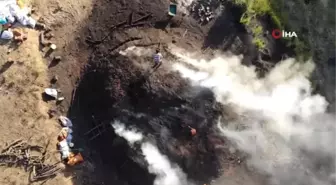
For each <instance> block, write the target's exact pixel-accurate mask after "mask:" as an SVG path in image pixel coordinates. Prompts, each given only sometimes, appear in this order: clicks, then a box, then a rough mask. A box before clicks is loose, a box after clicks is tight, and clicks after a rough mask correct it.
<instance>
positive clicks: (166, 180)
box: [112, 121, 190, 185]
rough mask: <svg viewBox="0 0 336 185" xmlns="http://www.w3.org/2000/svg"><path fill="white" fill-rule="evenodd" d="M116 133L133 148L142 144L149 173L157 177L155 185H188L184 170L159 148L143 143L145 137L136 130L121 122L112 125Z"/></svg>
mask: <svg viewBox="0 0 336 185" xmlns="http://www.w3.org/2000/svg"><path fill="white" fill-rule="evenodd" d="M112 127H113V128H114V130H115V133H116V134H117V135H119V136H120V137H123V138H125V139H126V140H127V141H128V143H129V144H130V145H131V146H133V144H134V143H136V142H140V143H141V151H142V153H143V155H144V156H145V160H146V161H147V163H148V165H149V166H148V171H149V172H150V173H152V174H155V175H156V179H155V181H154V185H187V184H190V183H188V181H187V178H186V176H185V174H184V173H183V172H182V170H181V169H180V168H179V167H178V166H176V165H172V164H171V163H170V161H169V160H168V158H167V157H166V156H164V155H162V154H161V153H160V151H159V150H158V148H157V147H156V146H154V145H153V144H151V143H149V142H145V141H143V135H142V134H141V133H140V132H137V131H136V130H135V129H126V127H125V125H124V124H122V123H120V122H119V121H115V122H114V123H113V124H112Z"/></svg>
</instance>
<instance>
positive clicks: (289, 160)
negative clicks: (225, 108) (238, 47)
mask: <svg viewBox="0 0 336 185" xmlns="http://www.w3.org/2000/svg"><path fill="white" fill-rule="evenodd" d="M173 53H175V54H176V55H177V56H178V57H179V58H180V60H181V62H182V63H181V62H180V63H176V64H175V65H174V66H173V69H174V70H176V71H179V72H180V73H181V75H182V76H183V77H185V78H188V79H190V80H191V81H192V83H194V84H195V85H199V86H204V87H208V88H211V89H212V90H213V91H214V93H215V95H216V98H217V100H218V101H219V102H222V103H223V104H226V105H230V106H231V108H232V109H234V110H235V112H236V113H237V115H238V116H237V119H236V121H235V122H228V121H226V120H225V118H223V119H221V120H219V123H218V128H219V129H220V131H221V132H222V133H223V135H224V136H225V137H226V138H228V139H230V140H231V141H233V143H235V144H236V147H237V148H239V149H240V150H242V151H244V152H246V153H247V154H249V159H248V164H249V165H251V166H253V167H254V168H257V169H258V170H259V171H261V172H262V173H267V174H268V175H270V176H271V177H272V179H271V180H272V182H271V184H276V185H284V184H291V185H301V184H305V185H327V184H330V183H331V181H332V180H333V179H334V177H335V171H334V162H335V151H336V146H335V124H334V120H335V119H334V118H335V117H334V115H327V114H326V113H325V111H326V107H327V105H328V103H327V102H326V100H325V99H324V97H322V96H320V95H312V93H311V84H310V82H309V80H308V79H307V78H308V77H309V75H310V73H311V72H312V71H313V69H314V65H313V63H312V62H306V63H299V62H296V61H295V60H294V59H288V60H286V61H282V62H281V63H280V64H278V65H277V66H275V67H274V68H273V70H271V71H270V73H269V74H268V75H267V76H266V77H265V78H263V79H258V78H257V74H256V73H255V68H253V67H246V66H243V65H241V58H240V57H238V56H230V57H227V56H217V57H214V58H213V59H212V60H210V61H206V60H198V59H194V58H192V57H191V55H189V56H188V55H187V54H185V52H181V51H179V50H175V51H173ZM182 53H183V54H182ZM183 62H184V63H183ZM190 65H192V66H193V68H197V69H198V70H193V69H190V68H188V67H187V66H190ZM241 115H243V116H244V119H240V118H242V117H243V116H241ZM246 118H247V119H246ZM238 125H243V126H244V128H246V129H244V130H241V129H238Z"/></svg>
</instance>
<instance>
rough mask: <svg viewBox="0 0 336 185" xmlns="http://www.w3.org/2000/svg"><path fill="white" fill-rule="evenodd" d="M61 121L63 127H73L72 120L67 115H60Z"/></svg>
mask: <svg viewBox="0 0 336 185" xmlns="http://www.w3.org/2000/svg"><path fill="white" fill-rule="evenodd" d="M59 120H60V122H61V123H62V126H63V127H72V126H73V125H72V122H71V120H70V119H69V118H67V117H65V116H60V117H59Z"/></svg>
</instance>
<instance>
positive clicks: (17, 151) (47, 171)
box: [0, 139, 61, 182]
mask: <svg viewBox="0 0 336 185" xmlns="http://www.w3.org/2000/svg"><path fill="white" fill-rule="evenodd" d="M48 144H49V143H48ZM48 144H47V146H48ZM47 146H46V147H45V148H43V147H41V146H38V145H30V144H29V143H28V142H27V141H24V140H22V139H19V140H16V141H14V142H12V143H11V144H9V145H7V147H5V148H4V149H3V150H2V151H1V153H0V165H6V166H16V167H17V166H23V167H24V168H25V169H26V171H27V172H30V174H31V175H30V180H31V181H32V182H34V181H39V180H44V179H49V178H53V177H55V176H56V175H57V173H58V172H59V171H60V170H61V168H60V167H58V164H59V163H56V164H54V165H46V164H44V160H45V156H44V155H45V153H46V148H47ZM31 151H35V152H34V154H35V155H32V154H31ZM36 152H38V153H40V154H41V155H36Z"/></svg>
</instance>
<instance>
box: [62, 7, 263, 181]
mask: <svg viewBox="0 0 336 185" xmlns="http://www.w3.org/2000/svg"><path fill="white" fill-rule="evenodd" d="M167 6H168V2H166V1H163V0H156V1H141V2H137V1H134V2H133V1H123V0H119V1H108V0H99V1H96V2H95V4H94V8H93V11H92V15H91V16H90V18H89V20H88V21H87V23H88V25H87V26H86V27H84V29H83V32H82V33H81V37H78V38H80V39H79V40H78V41H75V42H77V44H78V45H82V46H81V47H84V45H85V49H86V50H88V51H89V57H88V62H87V64H85V67H84V70H83V72H82V76H81V78H80V80H79V81H78V84H77V86H76V88H75V90H74V92H73V101H72V102H71V107H70V110H69V112H68V116H69V117H70V118H71V119H72V120H73V122H74V126H75V128H74V130H75V133H74V138H75V144H76V146H83V147H84V152H83V153H84V156H85V158H86V159H87V160H88V163H87V164H92V165H89V166H91V167H89V166H84V169H82V168H80V169H74V170H75V171H77V172H78V174H81V178H76V179H75V180H74V181H75V183H76V184H101V183H105V184H120V185H121V184H128V185H147V184H148V185H151V184H153V180H154V178H155V177H154V176H153V175H151V174H149V173H148V170H147V169H146V168H147V167H146V164H143V159H142V156H141V155H138V154H137V152H136V151H135V150H133V149H131V148H130V147H129V146H128V144H127V142H126V141H125V140H123V139H121V138H119V137H117V136H116V134H115V133H114V132H113V129H112V128H111V127H110V123H112V122H113V121H115V120H119V121H121V122H122V123H124V124H126V125H127V126H135V127H136V128H138V130H140V131H141V132H143V133H144V134H145V135H146V136H147V138H148V139H150V140H151V141H152V142H153V143H155V144H156V145H157V146H158V148H159V149H160V151H161V152H162V153H163V154H165V155H167V156H168V157H169V159H170V160H171V161H172V162H174V163H177V164H178V165H179V166H180V167H181V168H182V169H183V171H184V172H185V173H186V174H187V176H188V177H189V178H190V179H191V180H192V181H195V182H196V183H199V184H204V183H209V182H210V181H211V180H212V179H214V178H216V177H218V176H221V175H222V174H223V169H225V168H229V166H231V165H239V164H241V163H240V162H241V161H242V159H241V158H240V157H241V156H234V155H232V154H230V152H229V151H228V150H223V149H218V146H221V148H223V147H224V148H225V147H226V146H228V143H226V141H224V140H223V139H222V137H220V136H218V135H217V133H216V132H215V130H214V126H215V124H216V123H217V122H216V120H217V118H218V117H219V116H223V115H222V113H223V112H225V110H224V107H223V106H222V105H220V104H218V103H217V102H216V101H215V97H214V95H213V93H212V92H211V91H210V90H209V89H202V88H198V89H196V88H194V87H191V86H190V85H189V83H188V82H187V81H186V80H184V79H182V78H181V77H180V76H179V74H177V73H175V72H170V71H169V70H166V68H165V66H162V67H161V68H160V69H159V70H157V71H156V72H154V73H149V72H148V70H144V68H143V67H139V65H136V64H135V62H134V61H136V62H138V63H140V64H141V65H152V64H151V62H150V60H151V59H150V58H141V57H139V58H128V57H126V56H123V55H120V54H119V53H118V52H117V51H118V50H123V49H125V48H126V47H127V46H131V45H141V46H144V45H145V46H149V47H152V48H155V47H157V44H156V43H161V47H162V48H165V46H166V45H167V43H175V44H176V45H178V46H179V47H182V48H185V49H189V50H192V51H193V50H200V49H201V48H213V49H215V48H221V49H222V50H225V51H227V50H233V49H234V48H240V49H238V50H236V51H237V54H246V57H247V59H246V61H248V60H254V59H256V58H257V57H256V56H257V54H256V53H254V52H257V51H256V50H251V51H250V50H249V51H247V50H246V48H249V46H250V45H247V46H246V47H244V43H243V42H245V41H246V42H249V39H237V38H247V37H248V33H247V32H246V31H245V30H244V29H243V28H242V27H241V25H239V24H238V23H237V21H238V19H237V17H236V16H240V15H236V14H233V13H234V11H233V10H234V9H232V11H229V10H228V11H227V12H226V14H223V15H222V16H220V17H219V18H218V20H216V21H214V22H212V23H209V24H208V25H200V24H198V23H197V20H195V19H193V18H192V17H188V16H182V15H181V16H177V17H175V18H174V19H172V20H170V22H167V20H168V17H166V14H165V13H163V12H166V9H167V8H166V7H167ZM227 8H228V9H230V8H232V7H230V6H229V5H228V7H227ZM131 12H133V20H136V19H138V18H141V17H143V16H145V15H148V14H151V18H150V19H148V20H146V21H148V23H150V24H148V25H145V26H141V27H133V28H127V29H119V30H114V31H112V30H111V27H113V25H116V24H118V23H121V22H123V21H125V20H129V15H130V13H131ZM237 14H239V12H238V13H237ZM223 17H224V19H225V18H227V19H226V21H225V23H227V24H228V25H231V27H230V29H227V28H226V27H225V25H223V22H222V21H223ZM169 25H170V26H169ZM186 29H187V30H188V34H186V35H185V34H184V33H185V30H186ZM223 30H226V31H225V32H224V34H225V36H224V37H223V36H222V35H221V34H223ZM237 32H238V33H237ZM106 35H109V36H108V37H106ZM219 35H221V41H220V43H218V41H219V40H218V39H215V38H217V37H218V36H219ZM135 37H137V38H141V39H140V40H137V41H134V42H132V43H131V44H125V45H122V44H121V43H123V42H124V41H126V40H127V39H129V38H135ZM102 38H105V39H104V41H103V42H100V41H101V40H102ZM84 40H86V41H87V42H86V43H84ZM239 40H240V41H239ZM242 40H243V42H242ZM151 45H153V46H151ZM116 46H121V47H116ZM222 46H223V47H222ZM164 51H165V49H164ZM164 51H163V52H164ZM249 53H250V54H251V55H250V54H249ZM165 56H169V53H165ZM97 125H104V126H103V127H104V128H102V129H101V130H104V132H103V133H102V134H100V135H99V136H98V137H95V134H97V133H96V132H93V131H92V132H90V133H88V134H86V133H87V132H88V131H89V130H91V129H92V128H93V127H96V126H97ZM187 125H189V126H191V127H194V128H196V129H197V136H196V137H194V138H190V137H188V136H187V134H186V132H185V131H186V126H187ZM237 161H239V163H238V162H237ZM92 166H93V168H92ZM92 169H93V170H92ZM83 171H84V172H85V171H88V172H89V173H88V174H90V175H88V174H86V175H85V173H81V172H83ZM93 174H94V175H93Z"/></svg>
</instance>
